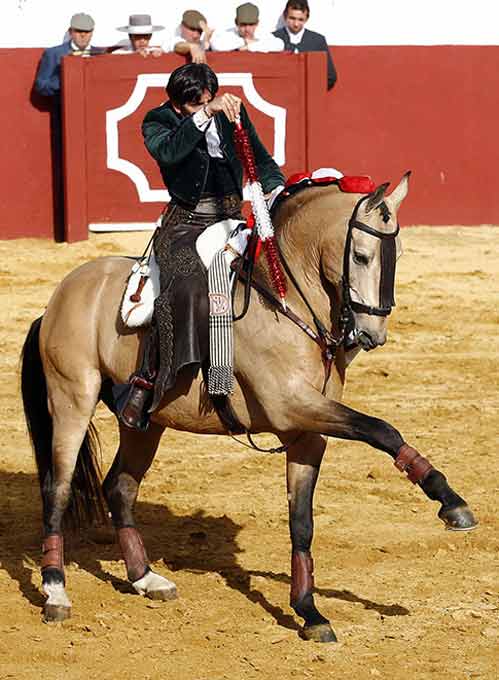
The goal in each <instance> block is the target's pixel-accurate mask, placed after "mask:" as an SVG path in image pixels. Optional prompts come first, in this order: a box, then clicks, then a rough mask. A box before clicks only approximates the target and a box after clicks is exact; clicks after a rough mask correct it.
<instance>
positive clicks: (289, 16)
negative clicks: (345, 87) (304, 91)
mask: <svg viewBox="0 0 499 680" xmlns="http://www.w3.org/2000/svg"><path fill="white" fill-rule="evenodd" d="M309 16H310V8H309V6H308V2H307V0H288V2H287V3H286V7H285V8H284V13H283V17H284V27H283V28H280V29H279V30H278V31H274V35H275V36H276V37H277V38H281V40H283V41H284V49H285V50H287V51H288V52H325V53H326V58H327V89H328V90H330V89H331V88H332V87H334V84H335V83H336V69H335V67H334V63H333V59H332V57H331V53H330V51H329V47H328V45H327V42H326V39H325V37H324V36H323V35H321V34H320V33H315V32H314V31H309V30H308V29H306V28H305V24H306V22H307V21H308V18H309Z"/></svg>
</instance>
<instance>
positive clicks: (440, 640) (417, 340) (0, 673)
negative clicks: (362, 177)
mask: <svg viewBox="0 0 499 680" xmlns="http://www.w3.org/2000/svg"><path fill="white" fill-rule="evenodd" d="M146 238H147V237H146V235H144V234H128V235H107V234H101V235H94V236H92V237H91V239H90V240H89V241H88V242H86V243H82V244H77V245H67V244H58V245H56V244H53V243H50V242H44V241H35V240H20V241H11V242H0V253H1V256H2V257H1V264H0V350H1V351H0V368H1V376H2V389H1V391H0V417H1V418H0V419H1V428H2V436H1V440H0V441H1V444H0V447H1V448H0V592H1V595H2V602H3V605H2V607H1V614H0V678H2V679H3V678H37V679H38V678H40V677H44V678H47V679H48V680H52V679H56V678H64V679H65V680H67V679H71V680H72V679H76V678H85V679H88V678H92V677H95V678H120V680H127V679H128V678H133V679H134V680H135V679H146V678H151V679H152V678H154V679H160V678H172V679H175V680H222V679H223V678H230V679H231V680H233V679H234V678H236V679H239V678H245V679H246V678H248V679H252V678H269V677H273V678H275V679H276V680H288V679H291V678H318V679H322V678H338V679H343V678H345V679H350V678H355V679H356V680H361V679H363V678H377V677H380V678H381V677H382V678H388V679H392V678H404V679H406V678H417V679H418V680H419V679H423V678H438V677H442V676H444V677H446V678H449V679H454V678H455V679H465V678H466V679H471V678H473V679H475V678H476V679H478V678H483V679H485V678H487V679H490V680H492V679H494V680H495V679H496V678H497V677H498V675H499V583H498V548H499V516H498V513H497V509H496V507H495V504H496V502H497V492H498V490H499V481H498V477H497V467H498V453H497V449H498V443H499V441H498V440H499V438H498V421H497V408H498V405H499V397H498V393H497V388H498V384H499V360H498V359H499V357H498V354H499V352H498V343H497V335H498V330H499V229H498V228H492V227H486V226H485V227H477V228H458V227H457V228H456V227H452V228H450V227H449V228H427V227H418V228H407V229H405V230H404V231H403V240H404V246H405V255H404V257H403V258H402V260H401V261H400V266H399V272H398V283H397V299H398V306H397V308H396V310H395V311H394V314H393V317H392V319H391V321H390V337H389V342H388V343H387V345H386V346H385V347H384V348H383V349H378V350H377V351H376V352H374V353H371V354H369V355H368V354H365V353H364V354H362V355H361V356H360V357H359V358H358V359H357V360H356V362H355V363H354V365H353V366H352V368H351V369H350V371H349V375H348V385H347V390H346V401H347V403H349V404H350V405H352V406H354V407H356V408H359V409H361V410H363V411H366V412H368V413H370V414H372V415H376V416H379V417H382V418H386V419H388V420H390V422H392V423H393V424H394V425H395V426H396V427H398V428H399V429H400V430H401V431H402V433H403V434H404V436H405V438H406V439H407V440H408V441H409V442H410V443H412V444H413V445H415V446H416V447H417V448H418V449H420V450H421V452H422V453H423V454H424V455H426V456H428V457H429V458H430V459H431V460H432V462H433V463H434V464H435V465H436V466H437V467H439V468H440V469H442V470H443V471H444V472H445V473H446V474H447V476H448V478H449V480H450V482H451V485H452V486H453V487H454V488H455V489H456V490H457V491H458V492H459V493H461V494H462V495H463V496H464V497H465V498H466V499H467V500H468V502H469V504H470V505H471V507H472V508H473V510H474V511H475V512H476V515H477V517H478V518H479V520H480V526H479V528H478V530H476V531H475V532H472V533H465V534H462V533H453V532H448V531H447V532H446V531H445V530H444V529H443V525H442V524H441V522H440V521H439V520H438V519H437V518H436V511H437V509H438V506H437V505H435V504H432V503H431V502H430V501H428V500H427V499H426V498H425V497H424V496H423V495H422V494H421V492H420V491H419V489H417V488H415V487H413V486H412V485H411V484H410V483H409V482H408V481H406V480H405V478H404V477H402V476H401V475H400V474H399V473H398V472H397V471H396V470H395V468H394V467H393V465H392V464H391V461H390V459H389V458H388V457H386V456H385V455H384V454H382V453H380V452H377V451H375V450H373V449H370V448H369V447H368V446H366V445H361V444H355V443H349V442H341V441H334V440H331V441H330V443H329V447H328V452H327V457H326V460H325V462H324V465H323V470H322V473H321V478H320V480H319V485H318V491H317V494H316V503H315V506H316V514H315V517H316V533H315V540H314V557H315V568H316V585H317V595H316V601H317V603H318V605H319V608H320V609H321V611H322V612H323V613H324V614H325V615H326V616H328V617H329V618H330V619H331V621H332V624H333V626H334V628H335V630H336V633H337V635H338V638H339V643H338V644H336V645H319V644H316V643H311V642H304V641H302V640H300V639H299V638H298V635H297V630H298V627H299V621H298V620H297V619H296V618H295V617H294V616H293V612H292V610H291V609H290V608H289V606H288V599H289V577H288V574H289V538H288V529H287V504H286V494H285V481H284V460H283V458H282V457H278V456H274V457H273V456H266V455H260V454H255V453H252V452H250V451H248V450H247V449H245V448H243V447H241V446H239V445H237V444H236V443H235V442H233V441H232V440H230V439H228V438H224V437H198V436H193V435H187V434H182V433H175V432H169V433H168V434H167V435H166V436H165V437H164V439H163V442H162V444H161V447H160V450H159V452H158V455H157V458H156V460H155V462H154V464H153V467H152V469H151V471H150V472H149V474H148V475H147V477H146V478H145V480H144V482H143V485H142V488H141V493H140V498H139V503H138V507H137V518H138V520H139V525H140V527H141V528H142V529H143V536H144V539H145V543H146V546H147V549H148V552H149V555H150V557H151V559H152V561H153V563H154V568H155V569H156V570H157V571H158V572H160V573H162V574H164V575H165V576H168V577H169V578H172V579H173V580H175V582H176V583H177V586H178V590H179V594H180V597H179V599H178V600H177V601H175V602H170V603H157V602H151V601H148V600H145V599H142V598H140V597H139V596H137V595H134V594H133V593H132V592H131V590H130V587H129V586H128V584H127V582H126V580H125V570H124V564H123V562H122V561H121V560H120V557H119V554H118V550H117V547H116V546H115V545H114V543H113V542H111V541H110V534H109V532H106V531H103V532H100V533H99V532H95V531H94V532H92V531H90V532H86V533H84V534H83V535H82V536H81V537H75V538H73V539H72V540H70V541H68V545H67V552H66V559H67V572H66V575H67V581H68V593H69V595H70V597H71V598H72V601H73V617H72V618H71V619H70V620H68V621H66V622H64V623H63V624H50V625H47V624H43V623H42V620H41V606H42V604H43V598H42V595H41V593H40V576H39V570H38V566H37V565H38V563H39V558H40V548H39V546H40V527H41V511H40V500H39V492H38V486H37V481H36V477H35V474H34V472H35V468H34V463H33V459H32V455H31V450H30V445H29V442H28V439H27V436H26V428H25V424H24V421H23V416H22V410H21V404H20V399H19V391H18V382H19V377H18V357H19V352H20V347H21V345H22V342H23V339H24V337H25V334H26V332H27V329H28V327H29V324H30V322H31V321H32V319H34V318H35V317H36V316H38V315H40V314H41V313H42V312H43V309H44V305H45V304H46V302H47V300H48V298H49V296H50V293H51V291H52V290H53V288H54V286H55V284H56V283H57V282H58V281H59V280H60V279H61V278H62V277H63V275H64V274H65V273H67V272H68V271H70V270H71V269H73V268H74V267H75V266H77V265H79V264H81V263H82V262H84V261H86V260H88V259H90V258H94V257H98V256H100V255H105V254H117V253H126V254H137V253H139V252H140V251H141V250H142V246H143V244H144V242H145V240H146ZM96 424H97V426H98V429H99V431H100V434H101V437H102V442H103V456H104V462H105V467H106V468H107V466H108V465H109V464H110V462H111V460H112V457H113V455H114V450H115V448H116V443H117V431H116V426H115V422H114V419H113V417H112V416H111V415H109V414H108V413H107V412H106V411H105V410H103V409H102V410H99V411H98V414H97V417H96ZM259 441H260V442H261V443H262V444H266V443H268V444H271V443H273V441H274V440H273V439H271V438H270V437H260V438H259Z"/></svg>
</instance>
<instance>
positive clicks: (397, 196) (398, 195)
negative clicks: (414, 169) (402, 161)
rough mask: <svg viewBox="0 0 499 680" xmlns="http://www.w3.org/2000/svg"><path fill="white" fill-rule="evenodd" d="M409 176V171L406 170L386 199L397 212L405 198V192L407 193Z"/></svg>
mask: <svg viewBox="0 0 499 680" xmlns="http://www.w3.org/2000/svg"><path fill="white" fill-rule="evenodd" d="M410 176H411V171H410V170H408V171H407V172H406V173H405V175H404V176H403V177H402V179H401V180H400V182H399V183H398V184H397V186H396V187H395V189H394V190H393V191H392V193H391V194H390V196H388V198H389V199H390V201H391V202H392V204H393V207H394V208H395V210H396V211H397V210H398V209H399V206H400V204H401V203H402V201H403V200H404V198H405V197H406V196H407V192H408V191H409V177H410Z"/></svg>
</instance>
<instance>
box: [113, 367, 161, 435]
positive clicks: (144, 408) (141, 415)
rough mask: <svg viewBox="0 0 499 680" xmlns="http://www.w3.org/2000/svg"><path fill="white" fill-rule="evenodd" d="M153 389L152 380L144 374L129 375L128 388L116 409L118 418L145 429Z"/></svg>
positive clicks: (141, 429) (142, 430) (137, 428)
mask: <svg viewBox="0 0 499 680" xmlns="http://www.w3.org/2000/svg"><path fill="white" fill-rule="evenodd" d="M153 390H154V382H152V381H151V380H147V378H145V377H144V376H142V375H140V374H138V373H137V374H135V375H132V376H131V377H130V380H129V382H128V389H127V390H126V394H125V396H124V399H123V402H122V404H121V407H120V408H119V409H118V418H119V419H120V421H121V422H122V423H123V424H124V425H126V426H127V427H130V428H132V429H133V430H140V431H141V432H144V431H145V430H147V427H148V425H149V406H150V405H151V402H152V398H153V394H154V392H153Z"/></svg>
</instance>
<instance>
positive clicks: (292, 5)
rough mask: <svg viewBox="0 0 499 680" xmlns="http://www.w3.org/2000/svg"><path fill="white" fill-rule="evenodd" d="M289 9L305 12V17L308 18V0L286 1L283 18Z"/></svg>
mask: <svg viewBox="0 0 499 680" xmlns="http://www.w3.org/2000/svg"><path fill="white" fill-rule="evenodd" d="M290 9H297V10H299V11H300V12H306V14H307V17H309V16H310V7H309V6H308V0H288V1H287V3H286V7H285V8H284V12H283V14H284V16H286V14H287V13H288V10H290Z"/></svg>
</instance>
